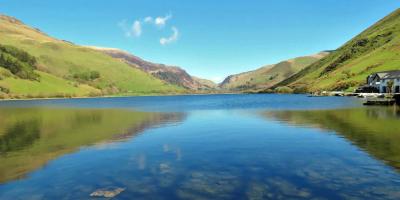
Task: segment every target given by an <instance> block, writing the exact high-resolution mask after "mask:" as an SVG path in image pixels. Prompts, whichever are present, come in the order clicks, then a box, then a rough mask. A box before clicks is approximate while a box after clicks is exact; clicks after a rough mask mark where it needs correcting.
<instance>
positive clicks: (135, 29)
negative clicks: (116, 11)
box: [131, 20, 142, 37]
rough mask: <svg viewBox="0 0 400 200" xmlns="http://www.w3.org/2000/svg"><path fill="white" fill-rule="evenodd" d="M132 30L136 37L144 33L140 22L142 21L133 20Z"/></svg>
mask: <svg viewBox="0 0 400 200" xmlns="http://www.w3.org/2000/svg"><path fill="white" fill-rule="evenodd" d="M131 32H132V34H133V36H135V37H139V36H140V35H142V24H141V23H140V21H138V20H136V21H135V22H133V24H132V30H131Z"/></svg>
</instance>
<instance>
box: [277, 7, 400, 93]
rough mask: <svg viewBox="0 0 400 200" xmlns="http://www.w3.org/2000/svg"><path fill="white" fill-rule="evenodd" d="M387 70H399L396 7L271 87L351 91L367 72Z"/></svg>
mask: <svg viewBox="0 0 400 200" xmlns="http://www.w3.org/2000/svg"><path fill="white" fill-rule="evenodd" d="M388 70H400V9H397V10H396V11H394V12H393V13H391V14H389V15H388V16H386V17H385V18H383V19H382V20H380V21H378V22H377V23H375V24H374V25H373V26H371V27H369V28H368V29H367V30H365V31H363V32H362V33H360V34H359V35H357V36H356V37H354V38H353V39H351V40H350V41H348V42H347V43H345V44H344V45H343V46H342V47H340V48H339V49H337V50H336V51H334V52H332V53H331V54H329V55H328V56H326V57H325V58H323V59H321V60H319V61H318V62H315V63H314V64H312V65H310V66H308V67H306V68H304V69H303V70H301V71H300V72H299V73H297V74H295V75H293V76H291V77H290V78H288V79H286V80H284V81H282V82H280V83H279V84H277V85H275V86H274V87H278V86H289V87H291V88H297V89H300V90H308V91H321V90H348V91H352V90H353V89H355V88H356V87H358V86H360V85H362V84H365V80H366V77H367V76H368V75H369V74H371V73H375V72H379V71H388Z"/></svg>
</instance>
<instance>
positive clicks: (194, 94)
mask: <svg viewBox="0 0 400 200" xmlns="http://www.w3.org/2000/svg"><path fill="white" fill-rule="evenodd" d="M228 94H229V95H233V94H247V93H207V94H205V93H202V94H199V93H188V94H146V95H122V96H118V95H116V96H93V97H89V96H87V97H44V98H20V99H0V102H4V101H34V100H63V99H96V98H129V97H159V96H197V95H198V96H200V95H228Z"/></svg>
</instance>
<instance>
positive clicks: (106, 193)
mask: <svg viewBox="0 0 400 200" xmlns="http://www.w3.org/2000/svg"><path fill="white" fill-rule="evenodd" d="M124 190H125V188H102V189H98V190H96V191H94V192H92V193H91V194H90V196H91V197H106V198H113V197H115V196H117V195H119V194H120V193H121V192H123V191H124Z"/></svg>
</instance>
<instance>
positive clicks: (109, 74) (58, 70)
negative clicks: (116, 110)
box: [0, 15, 185, 98]
mask: <svg viewBox="0 0 400 200" xmlns="http://www.w3.org/2000/svg"><path fill="white" fill-rule="evenodd" d="M0 44H1V45H2V46H3V47H7V48H9V49H14V50H15V51H16V52H25V53H26V54H27V55H29V56H31V57H33V58H34V59H35V63H31V64H33V65H32V66H30V67H29V65H28V63H24V62H20V61H18V59H16V58H15V57H14V58H12V55H11V56H10V54H9V53H7V52H5V51H4V50H1V54H2V55H3V54H4V56H6V54H7V57H8V58H10V59H11V60H14V61H16V62H17V61H18V62H20V64H21V66H22V65H23V66H24V67H22V68H21V69H24V73H25V72H28V71H29V70H30V72H29V73H25V74H31V75H33V76H35V77H34V78H32V77H24V76H23V75H22V74H23V73H16V72H12V70H10V67H9V66H0V89H1V90H0V97H3V98H27V97H65V96H67V97H70V96H92V95H96V96H98V95H142V94H165V93H180V92H184V91H185V90H184V89H183V88H181V87H178V86H175V85H171V84H168V83H166V82H164V81H162V80H160V79H157V78H155V77H153V76H151V75H149V74H147V73H145V72H143V71H141V70H139V69H135V68H132V67H131V66H129V65H128V64H126V63H125V62H123V61H120V60H118V59H115V58H112V57H110V56H109V55H106V54H104V53H101V52H98V51H96V50H93V49H90V48H87V47H82V46H78V45H74V44H72V43H70V42H67V41H63V40H58V39H55V38H52V37H50V36H48V35H46V34H44V33H43V32H41V31H40V30H38V29H34V28H31V27H29V26H27V25H25V24H23V23H22V22H21V21H19V20H17V19H15V18H12V17H8V16H4V15H0ZM1 64H2V63H1V62H0V65H1ZM3 65H4V64H3Z"/></svg>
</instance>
